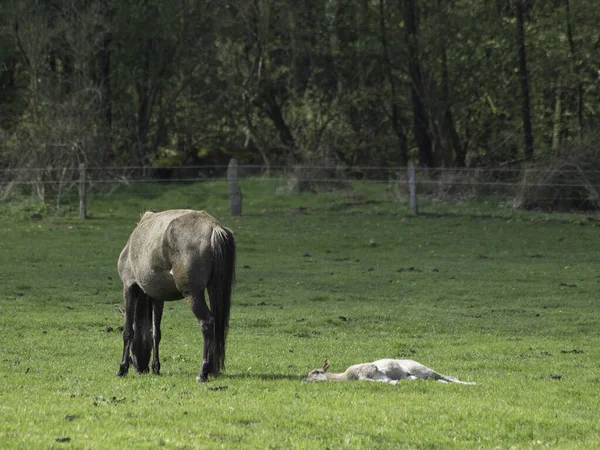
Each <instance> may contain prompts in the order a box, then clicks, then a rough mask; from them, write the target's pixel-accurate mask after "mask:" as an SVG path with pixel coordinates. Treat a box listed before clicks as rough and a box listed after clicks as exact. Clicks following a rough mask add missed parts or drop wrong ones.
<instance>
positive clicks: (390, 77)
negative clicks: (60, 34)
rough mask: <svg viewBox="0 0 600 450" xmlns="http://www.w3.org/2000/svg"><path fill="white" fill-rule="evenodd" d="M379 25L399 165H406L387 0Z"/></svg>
mask: <svg viewBox="0 0 600 450" xmlns="http://www.w3.org/2000/svg"><path fill="white" fill-rule="evenodd" d="M379 25H380V29H381V48H382V51H383V55H382V60H383V61H382V63H383V68H384V72H385V76H386V78H387V81H388V84H389V85H390V102H391V107H392V117H391V121H392V129H393V130H394V133H395V134H396V137H397V138H398V145H399V147H400V158H399V161H398V162H399V165H401V166H405V165H406V164H408V142H407V139H406V134H405V133H404V129H403V128H402V124H401V123H400V117H399V116H400V114H399V107H398V104H397V103H396V95H397V93H396V81H395V79H394V74H393V72H392V64H391V61H390V55H389V50H388V40H387V33H386V26H385V0H379Z"/></svg>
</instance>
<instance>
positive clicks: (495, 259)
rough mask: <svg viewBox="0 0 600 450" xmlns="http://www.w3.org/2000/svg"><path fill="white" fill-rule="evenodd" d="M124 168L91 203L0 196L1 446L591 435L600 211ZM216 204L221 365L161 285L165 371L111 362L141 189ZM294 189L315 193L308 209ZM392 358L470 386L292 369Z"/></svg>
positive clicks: (412, 442) (146, 199) (143, 204)
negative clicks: (213, 363) (135, 172)
mask: <svg viewBox="0 0 600 450" xmlns="http://www.w3.org/2000/svg"><path fill="white" fill-rule="evenodd" d="M226 189H227V187H226V185H225V184H224V183H212V182H211V183H208V182H207V183H202V184H196V185H185V186H177V187H168V188H167V187H165V186H162V185H149V186H144V187H139V186H138V187H133V188H130V190H129V191H126V192H121V194H119V193H116V194H115V195H113V196H112V197H110V198H108V199H101V198H97V199H92V200H91V201H90V204H89V205H90V209H91V213H92V214H91V215H92V217H91V218H90V219H89V220H87V221H85V222H82V221H79V220H78V219H77V218H76V217H75V213H67V214H64V215H47V216H46V215H43V211H42V214H41V215H42V216H43V218H41V219H37V220H31V219H27V218H28V217H31V216H34V217H38V216H39V215H40V214H39V213H40V211H39V208H38V207H37V206H35V205H31V204H16V203H13V204H2V205H0V286H2V292H0V448H15V449H17V448H56V449H63V448H64V449H70V448H75V449H79V448H92V449H96V448H125V447H127V448H148V449H150V448H169V449H170V448H173V449H192V448H281V449H288V448H317V449H324V448H346V447H347V448H382V449H383V448H461V449H463V448H584V449H588V448H599V447H600V425H599V423H600V422H599V421H598V417H599V416H600V372H599V371H598V368H599V367H600V328H599V326H598V319H599V315H598V312H599V306H598V293H599V288H600V286H599V283H600V271H599V268H600V267H599V265H598V262H597V257H596V251H597V245H596V243H597V242H598V231H599V228H598V222H596V221H595V220H588V219H587V218H586V217H582V216H578V215H568V214H561V215H545V214H538V213H515V212H513V211H511V210H509V209H505V208H503V207H501V206H498V205H496V204H492V203H489V204H488V203H469V202H467V203H463V204H458V205H446V204H436V203H432V202H429V203H423V204H422V205H420V206H421V212H422V214H421V216H419V217H418V218H409V217H407V215H406V211H407V209H406V207H405V206H404V205H393V204H391V203H389V202H388V201H387V200H386V196H385V192H383V189H382V188H380V187H379V186H377V185H374V186H372V185H360V186H358V187H357V188H356V189H355V190H354V191H353V192H352V193H338V194H320V195H311V196H295V197H286V196H276V195H274V192H275V189H274V186H273V185H272V184H271V183H269V182H261V181H259V180H256V181H249V182H246V184H244V185H243V189H244V215H243V216H242V217H239V218H232V217H230V216H229V215H228V212H227V194H226ZM187 207H191V208H198V209H206V210H207V211H209V212H210V213H212V214H213V215H215V216H216V217H218V218H220V219H221V221H222V223H223V224H224V225H226V226H228V227H231V228H232V229H233V230H234V231H235V233H236V236H237V240H238V255H239V256H238V281H237V284H236V288H235V292H234V304H233V309H232V318H231V327H230V333H229V340H228V348H227V352H228V355H227V363H226V366H227V371H226V373H225V374H224V375H223V376H222V377H220V378H218V379H216V380H212V381H211V382H209V383H204V384H200V383H196V382H195V381H194V378H195V376H196V374H197V372H198V370H199V367H200V360H201V354H200V352H201V333H200V331H199V330H198V327H197V325H196V323H195V320H194V318H193V315H192V313H191V312H190V311H189V309H188V307H187V305H186V303H185V302H174V303H170V304H167V305H166V308H165V315H164V319H163V341H162V344H161V349H162V352H161V353H162V375H161V376H160V377H156V376H152V375H143V376H139V375H136V374H135V373H130V375H128V376H127V377H125V378H124V379H117V378H116V377H115V374H116V372H117V370H118V364H119V359H120V354H121V348H122V337H121V334H120V332H119V330H118V327H119V326H120V325H121V319H120V317H119V316H118V315H117V314H116V313H115V310H114V305H115V304H120V303H121V302H122V298H121V286H120V282H119V279H118V275H117V271H116V260H117V257H118V255H119V252H120V250H121V248H122V246H123V245H124V243H125V241H126V240H127V237H128V235H129V233H130V231H131V230H132V228H133V227H134V225H135V222H136V221H137V219H138V218H139V214H140V212H142V211H143V210H144V209H146V208H154V209H157V210H159V209H168V208H187ZM301 208H303V209H301ZM326 357H327V358H329V359H330V360H331V365H332V368H331V370H340V371H341V370H343V369H345V367H347V366H348V365H350V364H353V363H357V362H366V361H371V360H374V359H379V358H383V357H402V358H411V359H416V360H417V361H419V362H421V363H423V364H425V365H427V366H430V367H433V368H434V369H436V370H437V371H439V372H441V373H443V374H448V375H454V376H457V377H458V378H460V379H463V380H465V381H476V382H477V383H478V384H477V386H454V385H443V384H439V383H435V382H405V383H401V384H400V385H398V386H390V385H384V384H379V383H328V384H308V385H302V384H300V379H301V378H302V377H303V376H304V375H305V374H306V373H307V372H308V371H309V370H310V369H313V368H315V367H317V366H319V365H321V364H322V362H323V360H324V359H325V358H326Z"/></svg>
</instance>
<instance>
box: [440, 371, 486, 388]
mask: <svg viewBox="0 0 600 450" xmlns="http://www.w3.org/2000/svg"><path fill="white" fill-rule="evenodd" d="M433 378H434V379H435V380H436V381H440V382H442V383H456V384H469V385H474V384H476V383H475V382H473V381H460V380H459V379H458V378H456V377H451V376H450V375H441V374H439V373H437V372H433Z"/></svg>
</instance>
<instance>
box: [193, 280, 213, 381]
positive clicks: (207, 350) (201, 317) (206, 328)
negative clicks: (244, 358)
mask: <svg viewBox="0 0 600 450" xmlns="http://www.w3.org/2000/svg"><path fill="white" fill-rule="evenodd" d="M190 306H191V307H192V312H193V313H194V315H195V316H196V319H198V323H199V324H200V329H201V330H202V336H203V338H204V350H203V352H202V367H201V368H200V373H199V374H198V376H197V377H196V380H197V381H207V380H208V375H209V374H211V373H213V350H212V349H213V345H214V337H215V321H214V319H213V315H212V313H211V312H210V310H209V309H208V306H207V305H206V301H205V300H204V291H200V292H199V293H198V294H196V295H193V296H192V297H191V298H190Z"/></svg>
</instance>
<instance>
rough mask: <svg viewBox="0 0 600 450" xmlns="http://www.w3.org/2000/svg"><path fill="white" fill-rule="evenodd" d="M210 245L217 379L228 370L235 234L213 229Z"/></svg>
mask: <svg viewBox="0 0 600 450" xmlns="http://www.w3.org/2000/svg"><path fill="white" fill-rule="evenodd" d="M210 245H211V248H212V253H213V266H212V273H211V277H210V280H209V282H208V286H207V288H208V297H209V300H210V309H211V312H212V314H213V318H214V321H215V338H214V340H213V342H214V347H213V349H212V356H213V358H212V360H213V365H212V375H213V376H215V377H216V376H218V375H219V374H220V373H221V370H222V369H224V368H225V340H226V338H227V330H228V328H229V312H230V310H231V291H232V287H233V282H234V281H235V237H234V236H233V233H232V232H231V230H228V229H227V228H223V227H221V226H217V227H215V228H213V231H212V235H211V238H210Z"/></svg>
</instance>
